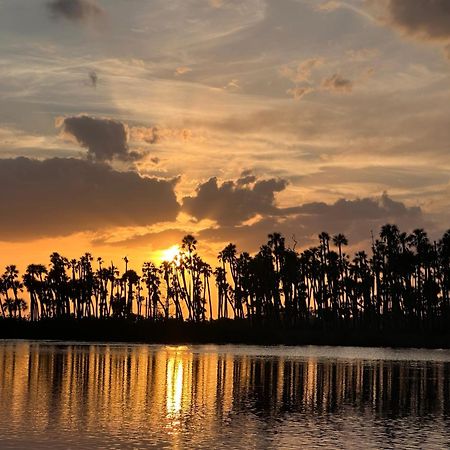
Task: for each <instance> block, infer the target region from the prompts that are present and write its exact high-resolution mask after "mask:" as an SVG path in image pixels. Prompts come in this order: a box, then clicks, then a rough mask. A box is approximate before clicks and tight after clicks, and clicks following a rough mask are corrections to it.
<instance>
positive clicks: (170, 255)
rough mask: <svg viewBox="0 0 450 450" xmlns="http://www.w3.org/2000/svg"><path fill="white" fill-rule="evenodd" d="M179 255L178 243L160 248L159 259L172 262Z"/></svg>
mask: <svg viewBox="0 0 450 450" xmlns="http://www.w3.org/2000/svg"><path fill="white" fill-rule="evenodd" d="M179 255H180V247H179V246H178V245H172V247H169V248H166V249H165V250H161V257H160V258H161V261H168V262H172V261H173V260H175V259H176V258H177V257H178V256H179Z"/></svg>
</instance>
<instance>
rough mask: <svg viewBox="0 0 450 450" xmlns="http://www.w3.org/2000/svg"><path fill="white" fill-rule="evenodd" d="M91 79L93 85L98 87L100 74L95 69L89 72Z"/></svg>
mask: <svg viewBox="0 0 450 450" xmlns="http://www.w3.org/2000/svg"><path fill="white" fill-rule="evenodd" d="M89 81H90V84H91V86H92V87H97V82H98V75H97V72H96V71H95V70H91V71H90V72H89Z"/></svg>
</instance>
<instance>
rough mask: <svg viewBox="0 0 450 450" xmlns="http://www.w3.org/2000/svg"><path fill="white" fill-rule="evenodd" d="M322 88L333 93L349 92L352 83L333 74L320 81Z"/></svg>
mask: <svg viewBox="0 0 450 450" xmlns="http://www.w3.org/2000/svg"><path fill="white" fill-rule="evenodd" d="M322 88H323V89H326V90H328V91H335V92H351V91H352V89H353V81H352V80H348V79H347V78H343V77H342V76H341V75H339V74H337V73H335V74H334V75H332V76H331V77H328V78H325V79H324V80H323V81H322Z"/></svg>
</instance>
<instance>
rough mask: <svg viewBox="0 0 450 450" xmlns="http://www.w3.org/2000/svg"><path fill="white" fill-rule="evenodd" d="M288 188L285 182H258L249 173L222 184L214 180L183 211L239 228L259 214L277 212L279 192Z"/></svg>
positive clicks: (198, 189)
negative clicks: (276, 199) (276, 203)
mask: <svg viewBox="0 0 450 450" xmlns="http://www.w3.org/2000/svg"><path fill="white" fill-rule="evenodd" d="M286 186H287V182H286V181H285V180H281V179H275V178H272V179H267V180H255V178H254V177H252V176H249V175H248V174H244V176H243V177H242V178H240V179H238V180H236V181H225V182H223V183H222V184H220V185H219V184H218V182H217V178H215V177H214V178H210V179H209V180H208V181H207V182H205V183H203V184H201V185H200V186H198V187H197V191H196V194H195V196H191V197H185V198H184V199H183V207H182V209H183V211H184V212H186V213H188V214H190V215H191V216H193V217H195V218H196V219H197V220H201V219H211V220H214V221H216V222H217V223H218V224H220V225H237V224H241V223H242V222H245V221H246V220H249V219H251V218H253V217H255V216H256V215H258V214H261V215H266V214H269V215H270V214H272V213H276V211H277V208H276V207H275V193H277V192H281V191H283V190H284V189H285V188H286Z"/></svg>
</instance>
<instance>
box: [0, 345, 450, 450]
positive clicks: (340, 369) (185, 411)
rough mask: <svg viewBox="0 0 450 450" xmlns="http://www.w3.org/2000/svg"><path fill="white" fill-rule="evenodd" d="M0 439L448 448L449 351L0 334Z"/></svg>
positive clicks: (25, 443)
mask: <svg viewBox="0 0 450 450" xmlns="http://www.w3.org/2000/svg"><path fill="white" fill-rule="evenodd" d="M0 448H1V449H19V448H34V449H37V448H42V449H44V448H45V449H63V448H64V449H66V448H72V449H94V448H95V449H119V448H127V449H131V448H134V449H138V448H170V449H184V448H204V449H221V448H223V449H232V448H244V449H253V448H261V449H298V448H305V449H315V448H321V449H323V448H330V449H335V448H337V449H392V448H399V449H408V448H411V449H417V448H423V449H444V448H450V351H447V350H413V349H411V350H393V349H374V348H356V347H347V348H344V347H311V346H309V347H257V346H240V345H239V346H238V345H236V346H234V345H230V346H212V345H211V346H163V345H128V344H123V345H120V344H80V343H55V342H33V341H0Z"/></svg>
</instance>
